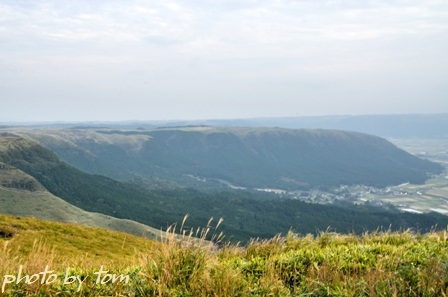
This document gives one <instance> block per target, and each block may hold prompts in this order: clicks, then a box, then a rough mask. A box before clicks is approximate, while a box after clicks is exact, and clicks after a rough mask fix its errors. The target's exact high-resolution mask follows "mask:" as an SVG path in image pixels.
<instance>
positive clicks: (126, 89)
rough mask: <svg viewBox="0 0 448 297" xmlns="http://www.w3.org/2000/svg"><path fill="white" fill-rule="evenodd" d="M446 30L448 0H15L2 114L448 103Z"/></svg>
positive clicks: (4, 47) (4, 60) (1, 28)
mask: <svg viewBox="0 0 448 297" xmlns="http://www.w3.org/2000/svg"><path fill="white" fill-rule="evenodd" d="M446 36H448V3H447V2H446V1H413V0H408V1H373V0H372V1H343V0H338V1H336V0H334V1H325V0H321V1H310V0H309V1H308V0H303V1H300V0H298V1H292V0H272V1H267V0H266V1H261V0H258V1H257V0H248V1H234V0H231V1H224V0H213V1H212V0H191V1H174V0H171V1H162V0H154V1H138V0H131V1H87V0H84V1H21V2H16V1H2V2H1V3H0V89H2V93H0V103H1V105H2V108H1V109H0V121H1V120H2V118H9V119H23V120H26V119H28V118H30V119H43V118H42V116H39V114H40V115H44V114H45V118H52V117H53V118H54V119H57V120H64V119H67V120H75V119H80V120H83V119H92V120H94V119H112V118H113V119H131V118H132V119H137V118H139V119H153V118H155V117H157V118H160V117H162V118H165V119H166V118H195V117H199V118H207V117H233V116H269V115H272V116H281V115H296V114H302V115H303V114H332V113H337V114H341V113H372V112H375V113H390V112H400V111H401V110H405V111H406V112H419V111H422V112H441V111H446V112H448V106H447V105H448V103H446V102H447V101H446V95H445V94H446V92H447V91H448V90H447V89H446V86H447V85H448V81H447V79H448V78H447V77H448V57H447V55H446V52H448V44H447V39H446ZM424 95H425V99H424V100H423V99H419V98H420V97H421V96H424ZM29 100H38V101H39V103H38V104H37V103H33V104H34V105H35V108H34V110H39V109H40V112H39V113H34V112H31V111H27V110H23V109H21V108H19V107H20V106H25V105H30V104H29V103H27V102H28V101H29ZM74 100H77V101H79V102H77V103H75V102H73V101H74ZM403 101H407V102H409V104H408V106H406V108H405V109H404V108H403V104H402V103H403ZM64 102H65V103H66V104H65V103H64ZM108 102H109V103H110V104H108ZM34 105H33V106H34ZM86 105H89V106H92V110H91V111H90V112H86V110H83V108H82V107H83V106H86ZM65 106H71V108H70V110H68V109H65V108H64V107H65ZM117 106H119V107H117ZM142 107H143V108H142ZM173 107H176V108H173ZM53 112H54V113H53ZM52 114H53V116H52ZM95 115H97V117H98V118H95ZM109 115H110V116H109ZM112 115H113V116H112Z"/></svg>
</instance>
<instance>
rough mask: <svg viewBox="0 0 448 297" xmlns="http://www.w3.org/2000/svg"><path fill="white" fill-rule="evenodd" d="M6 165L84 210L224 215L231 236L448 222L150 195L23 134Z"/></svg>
mask: <svg viewBox="0 0 448 297" xmlns="http://www.w3.org/2000/svg"><path fill="white" fill-rule="evenodd" d="M1 139H2V141H3V145H2V146H0V147H3V149H0V162H3V163H5V164H7V165H9V166H14V167H16V168H19V169H20V170H22V171H24V172H26V173H27V174H28V175H30V176H32V177H34V178H35V179H37V180H38V181H39V183H40V184H42V185H43V186H44V187H45V188H46V189H48V191H50V192H51V193H52V194H54V195H56V196H58V197H60V198H62V199H64V200H65V201H67V202H68V203H70V204H73V205H75V206H77V207H80V208H82V209H84V210H88V211H93V212H101V213H103V214H106V215H112V216H114V217H118V218H126V219H131V220H135V221H138V222H140V223H144V224H146V225H150V226H153V227H155V228H157V229H159V228H166V227H167V226H168V225H171V224H172V223H174V222H180V221H182V218H183V217H184V215H185V214H187V213H188V214H190V219H189V222H188V225H189V227H203V226H206V225H207V221H208V220H209V218H210V217H215V218H221V217H222V218H224V224H223V226H222V228H223V231H224V233H225V234H227V236H228V238H229V239H232V240H241V241H247V240H248V239H250V238H251V237H263V238H267V237H271V236H273V235H275V234H277V233H280V232H283V233H286V232H287V231H288V230H290V229H291V228H292V229H293V230H296V231H298V232H300V233H314V232H316V231H318V230H325V229H327V228H328V227H329V226H330V227H332V228H334V229H335V230H336V231H338V232H352V231H354V232H358V233H360V232H363V231H365V230H375V229H377V228H378V227H380V226H383V227H385V228H388V227H389V226H390V225H392V228H393V229H400V228H408V227H410V228H416V229H421V230H423V231H425V230H429V229H431V227H433V226H435V225H438V226H441V227H440V228H443V226H446V225H448V217H446V216H442V215H435V214H434V215H415V214H401V213H389V212H385V211H383V210H381V209H375V208H366V207H363V208H361V207H354V208H353V209H346V208H342V207H336V206H332V205H314V204H307V203H304V202H301V201H297V200H277V199H275V200H272V199H266V198H265V199H260V197H259V195H255V194H253V193H250V192H245V191H226V192H212V193H205V192H199V191H197V190H192V189H173V190H153V191H148V190H146V189H143V188H140V187H138V186H136V185H135V184H127V183H121V182H118V181H115V180H112V179H110V178H106V177H103V176H98V175H91V174H87V173H84V172H82V171H80V170H78V169H75V168H73V167H71V166H69V165H67V164H66V163H63V162H61V161H60V160H59V159H58V158H57V156H56V155H55V154H53V153H51V152H50V151H48V150H47V149H45V148H43V147H42V146H40V145H39V144H37V143H36V142H34V141H32V140H29V139H26V138H23V137H20V136H16V137H9V138H1Z"/></svg>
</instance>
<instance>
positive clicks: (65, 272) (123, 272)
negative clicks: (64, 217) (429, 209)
mask: <svg viewBox="0 0 448 297" xmlns="http://www.w3.org/2000/svg"><path fill="white" fill-rule="evenodd" d="M211 225H212V222H209V226H206V227H205V228H203V229H202V230H194V232H192V233H190V232H186V233H185V235H184V236H182V237H181V238H179V237H178V236H174V235H173V233H172V232H173V231H175V230H174V229H175V228H174V227H173V228H171V229H170V230H169V231H168V234H167V236H166V239H165V240H164V241H163V242H161V243H159V242H155V241H151V240H148V239H144V238H139V237H134V236H131V235H128V234H124V233H119V232H113V231H107V230H103V229H98V228H91V227H80V226H77V225H69V224H62V223H54V222H46V221H40V220H36V219H30V218H15V217H10V216H2V215H0V238H1V239H0V250H1V254H0V263H1V267H0V276H1V277H2V279H1V280H2V291H3V292H2V291H0V296H447V295H448V233H447V232H446V231H441V232H432V233H428V234H424V235H420V234H414V233H412V232H410V231H404V232H377V233H371V234H364V235H362V236H356V235H340V234H333V233H331V232H323V233H321V234H320V235H319V236H316V237H315V236H312V235H307V236H298V235H296V234H293V233H290V234H288V235H287V236H286V237H280V236H278V237H275V238H272V239H271V240H265V241H253V242H251V243H250V244H248V245H247V246H245V247H238V246H234V245H231V246H223V247H221V248H219V249H218V248H217V247H216V246H214V245H213V244H211V243H210V242H208V241H205V240H194V239H193V238H192V237H191V236H192V235H196V234H197V235H199V237H202V238H204V237H205V234H206V233H214V231H215V229H216V226H211ZM180 229H181V228H180Z"/></svg>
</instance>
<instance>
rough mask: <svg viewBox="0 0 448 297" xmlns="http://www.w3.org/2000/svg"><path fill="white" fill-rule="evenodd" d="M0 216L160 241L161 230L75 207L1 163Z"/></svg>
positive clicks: (16, 170) (15, 169)
mask: <svg viewBox="0 0 448 297" xmlns="http://www.w3.org/2000/svg"><path fill="white" fill-rule="evenodd" d="M0 213H2V214H10V215H16V216H24V217H36V218H40V219H46V220H53V221H60V222H69V223H76V224H82V225H88V226H96V227H102V228H108V229H112V230H119V231H124V232H127V233H130V234H135V235H138V236H147V237H150V238H160V230H157V229H154V228H151V227H149V226H145V225H143V224H140V223H137V222H134V221H130V220H124V219H117V218H114V217H111V216H107V215H104V214H100V213H94V212H87V211H85V210H82V209H80V208H78V207H75V206H73V205H71V204H69V203H67V202H66V201H64V200H62V199H61V198H59V197H56V196H54V195H53V194H51V193H50V192H48V191H47V190H46V189H45V188H44V187H43V186H42V185H41V184H40V183H39V182H38V181H37V180H36V179H35V178H33V177H32V176H30V175H28V174H26V173H24V172H23V171H21V170H19V169H17V168H15V167H12V166H10V165H6V164H4V163H1V162H0Z"/></svg>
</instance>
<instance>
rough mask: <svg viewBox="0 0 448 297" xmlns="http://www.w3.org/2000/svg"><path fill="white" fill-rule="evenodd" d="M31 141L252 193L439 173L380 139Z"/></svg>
mask: <svg viewBox="0 0 448 297" xmlns="http://www.w3.org/2000/svg"><path fill="white" fill-rule="evenodd" d="M28 135H29V136H30V137H33V138H34V139H36V140H38V141H39V142H41V143H42V144H43V145H45V146H46V147H48V148H49V149H51V150H53V151H54V152H55V153H56V154H58V155H59V156H60V157H61V158H62V159H63V160H65V161H67V162H68V163H70V164H72V165H73V166H75V167H77V168H80V169H82V170H86V171H87V172H90V173H99V174H102V175H106V176H109V177H112V178H118V179H121V180H126V178H127V179H131V178H135V177H140V178H142V179H143V180H145V179H152V180H154V179H156V180H157V179H161V180H175V181H176V182H177V183H179V184H187V185H195V186H201V183H200V182H197V181H195V180H193V179H192V178H191V176H196V177H198V178H200V179H203V180H204V181H205V182H202V185H203V186H205V185H207V181H210V180H224V181H226V182H230V183H232V184H234V185H236V186H242V187H249V188H282V189H299V188H302V189H303V188H316V187H317V188H329V187H335V186H338V185H340V184H347V185H351V184H364V185H371V186H377V187H384V186H388V185H393V184H401V183H404V182H411V183H423V182H424V181H425V180H426V179H427V178H428V174H429V173H439V172H440V171H441V170H442V168H441V167H440V166H439V165H438V164H435V163H431V162H429V161H426V160H422V159H419V158H417V157H415V156H412V155H410V154H408V153H406V152H405V151H403V150H400V149H398V148H397V147H396V146H394V145H393V144H391V143H390V142H388V141H386V140H384V139H382V138H379V137H375V136H371V135H366V134H361V133H355V132H344V131H336V130H304V129H301V130H290V129H279V128H210V127H186V128H172V129H159V130H152V131H140V130H135V131H132V130H79V129H74V130H52V131H42V130H40V131H31V132H28ZM118 169H121V170H118ZM119 172H120V173H119ZM188 176H190V177H188Z"/></svg>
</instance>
